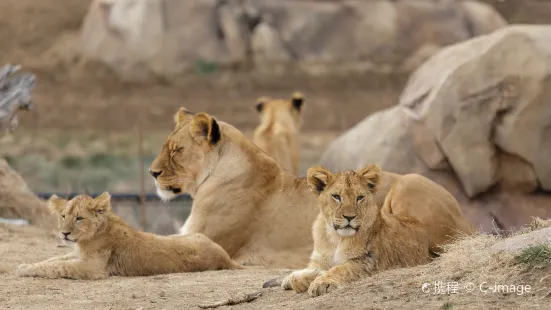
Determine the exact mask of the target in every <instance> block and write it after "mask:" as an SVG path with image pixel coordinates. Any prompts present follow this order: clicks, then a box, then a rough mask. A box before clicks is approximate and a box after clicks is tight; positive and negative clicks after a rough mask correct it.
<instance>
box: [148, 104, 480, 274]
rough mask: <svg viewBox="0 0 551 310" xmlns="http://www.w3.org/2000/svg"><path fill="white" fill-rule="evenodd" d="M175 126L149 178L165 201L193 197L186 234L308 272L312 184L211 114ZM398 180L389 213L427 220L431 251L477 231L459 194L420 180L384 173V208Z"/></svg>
mask: <svg viewBox="0 0 551 310" xmlns="http://www.w3.org/2000/svg"><path fill="white" fill-rule="evenodd" d="M175 120H176V126H175V129H174V130H173V131H172V133H171V134H170V136H169V137H168V139H167V141H166V142H165V144H164V146H163V148H162V150H161V152H160V154H159V155H158V156H157V158H156V159H155V160H154V161H153V163H152V164H151V167H150V172H151V173H152V174H153V175H154V176H156V181H155V182H156V185H157V191H158V193H159V196H161V198H163V199H165V200H168V199H172V198H174V197H175V196H177V195H178V194H180V193H189V194H190V195H191V196H192V197H193V206H192V209H191V213H190V215H189V217H188V218H187V220H186V222H185V224H184V226H183V227H182V229H181V233H182V234H188V233H196V232H200V233H203V234H205V235H206V236H208V237H209V238H210V239H212V240H213V241H214V242H216V243H218V244H220V245H221V246H222V247H223V248H224V249H225V250H226V251H227V252H228V254H229V255H230V256H231V257H232V258H233V259H234V260H236V261H237V262H239V263H242V264H250V265H262V266H265V267H278V268H293V269H298V268H304V267H305V266H306V265H307V264H308V261H309V256H310V254H311V253H312V249H313V239H312V230H311V227H312V224H313V222H314V220H315V218H316V216H317V215H318V213H319V212H318V207H317V200H316V199H315V197H314V196H313V195H312V194H311V193H310V190H309V187H308V184H307V182H306V179H305V178H300V179H298V178H296V177H294V176H293V175H291V174H290V173H289V172H286V171H285V170H283V169H281V167H280V166H279V165H278V163H277V162H276V161H275V160H274V159H273V158H271V157H270V156H268V155H267V154H266V153H265V152H263V151H262V150H260V149H259V148H258V147H257V146H256V145H255V144H253V143H251V141H249V140H248V139H247V138H245V137H244V136H243V134H242V133H241V132H240V131H239V130H237V129H235V128H234V127H232V126H231V125H229V124H226V123H223V122H219V121H217V120H216V119H215V118H214V117H212V116H210V115H208V114H206V113H199V114H197V115H193V114H191V113H190V112H189V111H187V110H185V109H184V108H181V109H180V111H179V112H178V113H176V115H175ZM216 128H218V131H217V130H216ZM217 133H218V134H217ZM398 181H399V182H398ZM396 182H398V184H397V185H396V187H395V188H394V193H395V195H393V198H392V199H391V200H389V203H388V209H389V210H391V211H392V212H395V213H398V214H400V213H403V212H410V215H411V216H412V217H414V218H416V219H418V220H419V221H420V222H422V223H423V224H424V225H425V227H426V228H427V230H428V231H429V238H430V241H431V246H432V245H434V246H436V245H437V244H440V243H443V242H447V241H448V240H449V238H450V237H453V236H454V235H456V234H457V232H456V230H459V231H464V232H470V226H469V225H468V223H467V221H466V220H465V218H464V217H463V215H462V213H461V209H460V208H459V205H458V204H457V202H456V201H455V199H454V198H453V196H451V194H449V193H448V192H447V191H446V190H445V189H444V188H443V187H441V186H440V185H438V184H436V183H434V182H432V181H430V180H428V179H426V178H424V177H422V176H419V175H405V176H400V175H397V174H392V173H383V174H382V178H381V184H380V186H379V190H378V191H377V193H376V194H375V196H374V199H375V202H376V203H377V204H378V205H383V202H384V200H385V197H386V195H387V194H388V192H389V190H390V188H391V187H392V186H393V185H394V184H395V183H396ZM397 197H398V198H397Z"/></svg>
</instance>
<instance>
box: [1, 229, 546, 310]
mask: <svg viewBox="0 0 551 310" xmlns="http://www.w3.org/2000/svg"><path fill="white" fill-rule="evenodd" d="M546 233H547V234H549V232H546ZM497 242H498V239H496V238H494V237H488V236H486V237H484V236H481V237H478V238H475V239H468V240H465V241H462V242H460V243H459V244H458V245H457V246H456V247H454V248H452V249H450V250H449V253H448V254H446V255H444V256H443V257H442V258H440V259H438V260H436V261H435V262H432V263H430V264H428V265H426V266H421V267H416V268H410V269H398V270H393V271H388V272H384V273H381V274H379V275H376V276H374V277H372V278H369V279H366V280H362V281H359V282H357V283H356V284H355V285H353V286H352V287H349V288H342V289H339V290H337V291H335V292H333V293H331V294H329V295H325V296H322V297H318V298H309V297H308V296H306V295H305V294H300V295H299V294H296V293H294V292H291V291H283V290H281V289H279V288H271V289H262V288H261V287H262V283H263V282H264V281H265V280H266V279H270V278H274V277H278V276H281V275H283V274H285V273H286V272H288V271H287V270H264V269H255V270H242V271H217V272H202V273H187V274H170V275H158V276H151V277H127V278H125V277H111V278H108V279H106V280H100V281H75V280H66V279H60V280H45V279H38V278H19V277H16V276H15V274H14V272H15V268H16V267H17V265H18V264H20V263H23V262H25V263H29V262H36V261H40V260H43V259H46V258H49V257H51V256H54V255H59V254H63V253H66V252H67V251H69V249H68V248H58V247H57V242H56V239H55V238H54V236H52V235H48V234H46V233H44V231H42V230H39V229H37V228H34V227H18V226H10V225H5V224H0V244H1V246H0V257H2V260H1V261H0V283H1V284H0V309H100V308H101V309H200V308H199V307H198V305H200V304H201V305H202V304H205V303H212V302H216V301H221V300H225V299H227V298H229V297H235V296H239V294H247V293H253V292H257V291H261V292H262V295H261V296H260V297H259V298H258V299H257V300H255V301H252V302H250V303H246V304H240V305H235V306H224V307H221V308H219V309H300V310H303V309H342V308H348V309H421V308H423V309H545V308H549V306H548V303H549V296H550V294H551V277H548V275H549V271H550V269H549V267H544V268H540V269H534V268H528V267H522V266H517V265H514V264H512V263H511V261H512V259H511V256H510V255H509V254H502V255H499V254H488V253H489V251H487V248H488V247H490V246H491V245H493V244H495V243H497ZM482 249H486V251H481V250H482ZM435 281H436V283H435ZM438 281H442V284H443V285H444V287H445V285H446V284H447V283H453V282H457V283H458V289H457V291H455V290H454V289H451V290H449V289H448V292H449V294H435V292H434V290H433V288H434V287H436V286H437V285H438ZM482 281H487V282H488V283H494V282H497V283H498V284H515V285H527V284H528V285H531V291H530V292H524V294H522V295H516V294H515V293H503V292H500V293H487V294H484V293H482V292H480V290H479V289H478V285H479V283H482ZM425 282H426V283H429V286H428V287H427V288H428V289H429V290H430V292H428V293H424V292H423V291H422V290H421V286H422V283H425ZM469 282H472V283H476V285H477V287H475V290H474V291H473V292H470V293H469V292H467V291H466V290H465V288H466V287H467V286H466V283H469ZM451 287H454V286H453V285H452V286H451Z"/></svg>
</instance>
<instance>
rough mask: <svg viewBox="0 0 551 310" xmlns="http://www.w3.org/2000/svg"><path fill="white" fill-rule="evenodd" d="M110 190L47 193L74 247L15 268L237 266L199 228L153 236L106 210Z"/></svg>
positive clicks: (50, 271) (57, 271)
mask: <svg viewBox="0 0 551 310" xmlns="http://www.w3.org/2000/svg"><path fill="white" fill-rule="evenodd" d="M110 200H111V196H110V195H109V194H108V193H103V194H102V195H100V196H98V197H97V198H95V199H94V198H91V197H89V196H86V195H79V196H77V197H75V198H73V199H72V200H70V201H67V200H65V199H61V198H58V197H57V196H55V195H54V196H52V197H51V198H50V200H49V201H48V203H49V208H50V209H51V210H52V211H53V212H55V213H57V214H58V216H59V217H58V222H59V226H58V227H59V231H60V235H61V237H62V238H63V239H64V240H65V241H69V242H75V244H76V247H75V248H76V251H75V252H74V253H70V254H67V255H64V256H59V257H53V258H50V259H48V260H45V261H43V262H40V263H36V264H32V265H31V264H23V265H20V266H19V267H18V269H17V275H19V276H21V277H33V276H34V277H43V278H71V279H102V278H106V277H107V276H109V275H116V276H147V275H154V274H164V273H176V272H192V271H204V270H219V269H241V268H242V267H241V266H240V265H239V264H237V263H236V262H234V261H232V260H231V259H230V257H229V255H228V254H227V253H226V251H224V249H222V247H220V246H219V245H217V244H216V243H214V242H212V241H211V240H210V239H209V238H207V237H206V236H205V235H203V234H200V233H195V234H189V235H186V236H180V235H174V236H158V235H154V234H151V233H146V232H141V231H136V230H134V229H133V228H132V227H130V226H129V225H128V224H126V223H125V222H124V221H123V220H122V219H121V218H120V217H118V216H117V215H115V214H114V213H112V212H111V202H110Z"/></svg>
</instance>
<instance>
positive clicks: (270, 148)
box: [253, 92, 304, 175]
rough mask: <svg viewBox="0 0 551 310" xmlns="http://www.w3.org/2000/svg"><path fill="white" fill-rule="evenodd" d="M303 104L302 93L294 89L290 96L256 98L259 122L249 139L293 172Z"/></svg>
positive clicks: (296, 161)
mask: <svg viewBox="0 0 551 310" xmlns="http://www.w3.org/2000/svg"><path fill="white" fill-rule="evenodd" d="M303 105H304V96H303V95H302V94H301V93H298V92H296V93H294V94H293V96H292V98H291V100H285V99H271V98H266V97H261V98H258V99H257V101H256V110H257V111H258V113H259V114H260V125H258V127H256V129H255V131H254V135H253V142H254V143H255V144H256V145H257V146H258V147H260V148H261V149H262V150H263V151H264V152H266V153H268V154H269V155H270V156H272V157H273V158H274V159H275V160H276V161H277V162H278V163H279V164H280V165H281V167H283V169H286V170H287V171H290V172H291V173H293V174H294V175H297V174H298V170H299V146H298V137H297V135H298V132H299V130H300V125H301V121H302V119H301V112H302V107H303Z"/></svg>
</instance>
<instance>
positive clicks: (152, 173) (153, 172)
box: [149, 170, 163, 179]
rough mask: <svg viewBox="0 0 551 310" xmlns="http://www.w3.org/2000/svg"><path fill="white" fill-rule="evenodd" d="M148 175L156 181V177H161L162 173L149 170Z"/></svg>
mask: <svg viewBox="0 0 551 310" xmlns="http://www.w3.org/2000/svg"><path fill="white" fill-rule="evenodd" d="M149 173H151V175H152V176H153V177H154V178H155V179H156V178H157V177H158V176H160V175H161V173H163V172H162V171H153V170H149Z"/></svg>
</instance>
